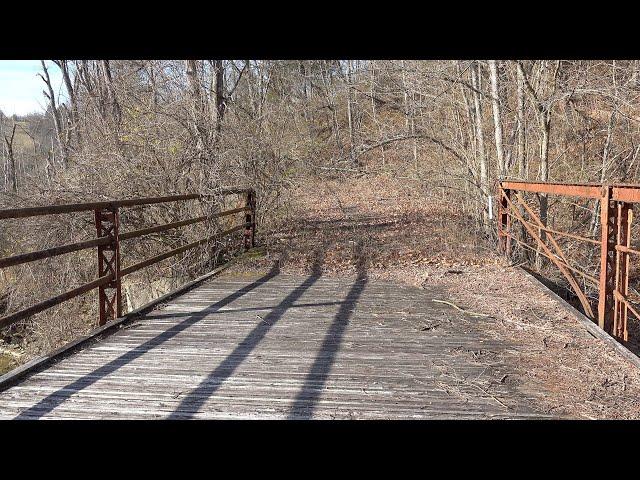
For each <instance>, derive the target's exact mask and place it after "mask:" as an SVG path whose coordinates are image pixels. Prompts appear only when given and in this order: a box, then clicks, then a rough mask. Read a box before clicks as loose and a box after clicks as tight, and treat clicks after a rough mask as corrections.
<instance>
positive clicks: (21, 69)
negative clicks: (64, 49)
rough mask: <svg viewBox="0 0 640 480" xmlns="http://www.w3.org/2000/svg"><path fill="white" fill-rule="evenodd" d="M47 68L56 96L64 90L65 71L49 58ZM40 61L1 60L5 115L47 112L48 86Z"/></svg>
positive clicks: (0, 86) (1, 97)
mask: <svg viewBox="0 0 640 480" xmlns="http://www.w3.org/2000/svg"><path fill="white" fill-rule="evenodd" d="M46 64H47V69H48V70H49V75H50V77H51V82H52V84H53V91H54V94H55V95H56V98H57V97H58V96H59V95H60V94H61V93H63V92H62V74H61V73H60V69H59V68H58V67H57V65H55V64H54V63H53V62H51V61H49V60H47V61H46ZM40 72H42V65H41V64H40V60H0V110H2V111H3V112H4V114H5V115H13V114H14V113H15V114H17V115H24V114H26V113H33V112H44V111H45V109H46V106H47V101H48V100H47V99H46V97H45V96H44V94H43V93H42V91H43V90H44V89H46V85H45V84H44V82H43V81H42V79H41V78H40V77H39V76H38V73H40Z"/></svg>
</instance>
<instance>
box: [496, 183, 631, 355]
mask: <svg viewBox="0 0 640 480" xmlns="http://www.w3.org/2000/svg"><path fill="white" fill-rule="evenodd" d="M523 192H530V193H534V194H537V195H539V196H548V195H557V196H563V197H578V198H583V199H594V200H596V201H597V202H598V204H599V209H600V212H599V217H600V218H599V228H600V238H599V239H598V238H589V237H585V236H582V235H577V234H575V233H570V232H565V231H559V230H556V229H552V228H549V227H548V226H547V224H546V222H544V221H543V219H542V218H541V215H539V214H538V213H537V212H536V211H534V209H533V208H532V207H531V206H530V205H529V204H527V202H526V201H525V199H524V198H523V195H522V193H523ZM498 198H499V204H498V206H499V211H498V244H499V249H500V250H501V252H503V253H504V254H505V255H507V256H509V257H510V256H511V255H512V247H513V245H512V242H515V243H516V244H518V245H519V246H521V247H523V248H525V249H529V250H533V251H535V252H536V255H538V254H539V255H541V256H543V257H545V258H547V259H549V260H550V261H551V263H552V264H554V265H555V266H556V267H557V268H558V269H559V270H560V272H561V273H562V274H563V275H564V277H565V278H566V279H567V281H568V283H569V284H570V286H571V288H572V290H573V291H574V293H575V294H576V296H577V297H578V299H579V301H580V303H581V305H582V308H583V310H584V312H585V314H586V315H587V316H588V317H589V318H591V319H592V320H594V321H597V323H598V325H599V326H600V328H602V329H603V330H605V331H606V332H607V333H609V334H610V335H612V336H613V337H614V338H616V339H617V340H619V341H621V342H623V343H624V342H627V341H628V340H629V331H628V320H629V312H631V314H633V315H634V316H635V317H636V318H637V319H639V320H640V314H639V312H638V311H637V310H636V308H635V307H634V306H633V305H632V304H631V302H630V301H629V267H630V255H640V251H638V250H634V249H632V248H631V247H630V245H631V240H632V238H631V226H632V221H633V204H634V203H640V185H626V184H619V185H600V184H562V183H542V182H522V181H508V180H504V181H501V182H500V184H499V192H498ZM596 208H597V207H596ZM595 213H597V212H595ZM595 213H594V215H595ZM525 217H528V219H526V218H525ZM594 218H597V217H595V216H594ZM514 220H516V221H517V222H518V223H519V224H520V225H521V227H522V228H523V232H526V234H528V236H529V237H530V238H532V239H533V240H534V241H535V244H536V246H535V247H532V246H531V245H529V244H528V243H527V242H526V241H525V240H523V238H522V236H523V235H521V236H520V238H519V236H518V235H517V233H516V232H515V231H514V228H513V226H514ZM558 237H565V238H571V239H573V240H577V241H579V242H585V243H589V244H591V245H594V246H597V247H598V250H599V258H600V260H599V272H598V274H597V275H593V274H590V273H588V272H585V271H584V270H583V269H580V268H577V266H576V265H573V264H572V262H571V261H570V259H569V257H568V255H567V254H566V252H565V250H564V249H563V248H561V246H560V245H559V243H558V240H557V238H558ZM576 275H577V277H576ZM579 279H580V280H581V282H582V283H583V284H584V285H591V286H592V287H593V288H594V289H595V290H596V291H597V301H595V302H594V301H591V300H590V299H589V298H588V296H587V294H586V291H585V288H584V287H582V286H581V284H580V281H579Z"/></svg>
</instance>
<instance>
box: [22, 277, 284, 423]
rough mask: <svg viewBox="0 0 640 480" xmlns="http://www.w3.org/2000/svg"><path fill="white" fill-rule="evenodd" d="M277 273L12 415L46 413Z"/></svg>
mask: <svg viewBox="0 0 640 480" xmlns="http://www.w3.org/2000/svg"><path fill="white" fill-rule="evenodd" d="M278 273H279V268H278V265H277V264H276V265H274V266H273V267H272V268H271V270H270V271H269V272H268V273H267V274H266V275H264V276H263V277H261V278H259V279H258V280H256V281H255V282H252V283H250V284H249V285H247V286H245V287H243V288H241V289H239V290H237V291H236V292H234V293H232V294H231V295H228V296H227V297H225V298H223V299H222V300H219V301H217V302H215V303H212V304H211V305H209V306H208V307H206V308H204V309H203V310H202V311H200V312H198V313H195V314H190V315H189V316H188V317H187V318H186V319H185V320H184V321H182V322H180V323H178V324H177V325H174V326H172V327H171V328H169V329H168V330H166V331H164V332H162V333H161V334H159V335H157V336H155V337H153V338H152V339H150V340H148V341H146V342H144V343H143V344H142V345H140V346H138V347H136V348H135V349H134V350H130V351H128V352H126V353H124V354H123V355H121V356H119V357H118V358H115V359H114V360H112V361H110V362H109V363H107V364H105V365H103V366H102V367H100V368H97V369H96V370H94V371H92V372H91V373H89V374H87V375H84V376H83V377H81V378H79V379H78V380H75V381H74V382H72V383H70V384H68V385H66V386H65V387H63V388H61V389H60V390H57V391H55V392H53V393H52V394H50V395H48V396H46V397H45V398H43V399H42V400H40V401H39V402H38V403H36V404H35V405H33V406H31V407H29V408H28V409H26V410H24V411H22V412H21V413H20V414H19V415H18V416H17V417H15V418H16V419H25V418H29V419H36V418H40V417H42V416H43V415H46V414H47V413H49V412H51V411H53V409H55V408H56V407H57V406H59V405H61V404H62V403H64V402H65V401H66V400H68V399H69V398H70V397H71V396H72V395H73V394H74V393H77V392H80V391H81V390H83V389H85V388H87V387H89V386H90V385H92V384H94V383H95V382H97V381H98V380H100V379H101V378H104V377H106V376H107V375H109V374H111V373H113V372H115V371H117V370H118V369H119V368H120V367H123V366H124V365H127V364H128V363H130V362H132V361H133V360H135V359H136V358H138V357H141V356H142V355H144V354H145V353H146V352H148V351H150V350H151V349H153V348H155V347H157V346H159V345H162V344H163V343H165V342H166V341H168V340H170V339H171V338H173V337H175V336H176V335H177V334H179V333H180V332H182V331H184V330H186V329H187V328H189V327H191V326H192V325H195V324H196V323H198V322H199V321H200V320H202V319H203V318H205V317H206V316H207V315H209V314H211V313H212V312H211V310H212V309H213V310H218V309H220V308H222V307H224V306H225V305H228V304H230V303H231V302H233V301H234V300H237V299H238V298H240V297H242V296H243V295H246V294H247V293H249V292H251V291H252V290H254V289H256V288H257V287H259V286H260V285H263V284H265V283H266V282H268V281H269V280H271V279H272V278H273V277H275V276H276V275H277V274H278Z"/></svg>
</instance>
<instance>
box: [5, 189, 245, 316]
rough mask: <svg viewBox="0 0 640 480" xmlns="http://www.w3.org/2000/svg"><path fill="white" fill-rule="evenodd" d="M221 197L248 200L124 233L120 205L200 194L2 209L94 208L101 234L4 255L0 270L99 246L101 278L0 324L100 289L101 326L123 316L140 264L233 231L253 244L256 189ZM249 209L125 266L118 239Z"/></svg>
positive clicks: (12, 214)
mask: <svg viewBox="0 0 640 480" xmlns="http://www.w3.org/2000/svg"><path fill="white" fill-rule="evenodd" d="M221 193H222V195H233V194H244V195H246V197H245V204H244V206H242V207H239V208H234V209H231V210H226V211H223V212H217V213H215V214H211V215H203V216H199V217H195V218H190V219H187V220H181V221H177V222H172V223H167V224H164V225H156V226H153V227H148V228H143V229H140V230H133V231H129V232H120V227H121V225H120V209H121V208H125V207H132V206H145V205H153V204H158V203H168V202H181V201H189V200H199V199H201V198H202V197H203V196H202V195H200V194H186V195H172V196H164V197H151V198H136V199H126V200H114V201H108V202H88V203H76V204H67V205H50V206H43V207H28V208H14V209H5V210H0V220H1V219H10V218H26V217H34V216H40V215H55V214H66V213H75V212H88V211H93V212H94V217H95V225H96V233H97V238H95V239H92V240H86V241H82V242H76V243H71V244H67V245H61V246H57V247H53V248H48V249H44V250H39V251H35V252H29V253H22V254H17V255H12V256H9V257H5V258H0V268H6V267H11V266H15V265H21V264H23V263H27V262H33V261H36V260H42V259H45V258H51V257H54V256H58V255H63V254H67V253H71V252H78V251H80V250H86V249H89V248H97V260H98V278H96V279H95V280H93V281H91V282H88V283H86V284H84V285H81V286H79V287H76V288H74V289H72V290H69V291H67V292H64V293H62V294H60V295H57V296H55V297H52V298H49V299H47V300H44V301H42V302H39V303H37V304H35V305H32V306H31V307H28V308H24V309H22V310H19V311H17V312H13V313H11V314H9V315H6V316H4V317H2V318H0V328H3V327H7V326H9V325H12V324H14V323H16V322H18V321H20V320H24V319H26V318H29V317H31V316H33V315H35V314H36V313H39V312H42V311H44V310H46V309H48V308H51V307H53V306H55V305H58V304H60V303H63V302H65V301H67V300H71V299H72V298H75V297H77V296H79V295H82V294H84V293H87V292H89V291H91V290H94V289H96V288H97V289H99V295H98V297H99V312H100V316H99V319H98V324H99V325H104V324H105V323H106V322H107V321H109V320H113V319H115V318H117V317H121V316H122V285H121V281H122V278H123V277H125V276H126V275H129V274H131V273H133V272H136V271H138V270H140V269H142V268H145V267H148V266H150V265H153V264H155V263H158V262H160V261H162V260H165V259H167V258H170V257H173V256H175V255H178V254H180V253H183V252H186V251H187V250H190V249H192V248H195V247H197V246H200V245H204V244H207V243H209V242H211V241H214V240H218V239H222V238H224V237H226V236H228V235H231V234H232V233H234V232H237V231H239V230H242V229H244V233H243V238H244V242H243V244H244V248H245V249H249V248H252V247H253V246H254V242H255V229H256V196H255V191H254V190H253V189H244V188H227V189H224V190H222V192H221ZM241 212H245V217H244V223H242V224H240V225H236V226H234V227H232V228H229V229H227V230H225V231H223V232H221V233H218V234H216V235H212V236H209V237H206V238H202V239H200V240H197V241H194V242H191V243H188V244H186V245H183V246H181V247H178V248H174V249H172V250H170V251H168V252H165V253H162V254H160V255H156V256H154V257H151V258H147V259H146V260H143V261H141V262H139V263H136V264H134V265H130V266H128V267H126V268H122V266H121V259H120V243H121V242H122V241H125V240H131V239H136V238H139V237H142V236H144V235H149V234H151V233H159V232H164V231H167V230H171V229H174V228H180V227H184V226H187V225H193V224H196V223H201V222H205V221H207V220H210V219H213V218H219V217H225V216H228V215H233V214H236V213H241Z"/></svg>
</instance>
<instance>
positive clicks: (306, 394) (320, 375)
mask: <svg viewBox="0 0 640 480" xmlns="http://www.w3.org/2000/svg"><path fill="white" fill-rule="evenodd" d="M354 256H355V260H356V269H357V272H358V276H357V278H356V281H355V282H354V284H353V285H352V286H351V289H350V290H349V293H347V296H346V298H345V299H344V301H343V302H342V304H341V305H340V309H339V310H338V312H337V313H336V315H335V317H334V318H333V322H332V323H331V326H330V327H329V330H328V331H327V333H326V334H325V336H324V340H323V341H322V345H321V346H320V350H319V351H318V354H317V355H316V359H315V361H314V362H313V365H312V366H311V369H310V370H309V373H308V374H307V376H306V378H305V381H304V385H303V386H302V389H301V390H300V393H298V395H297V396H296V399H295V401H294V403H293V405H292V406H291V409H290V412H289V415H288V418H289V419H290V420H294V419H302V420H308V419H310V418H311V417H312V416H313V411H314V409H315V407H316V404H317V403H318V400H319V399H320V394H321V393H322V390H323V389H324V387H325V384H326V383H327V378H328V377H329V374H330V373H331V369H332V367H333V364H334V363H335V361H336V355H337V353H338V350H339V349H340V345H341V343H342V337H343V336H344V332H345V330H346V328H347V326H348V325H349V320H350V319H351V316H352V314H353V312H354V310H355V307H356V305H357V303H358V300H359V298H360V295H362V292H363V290H364V288H365V286H366V284H367V271H366V268H365V258H364V255H363V252H362V244H361V243H360V242H358V243H356V248H355V252H354Z"/></svg>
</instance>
